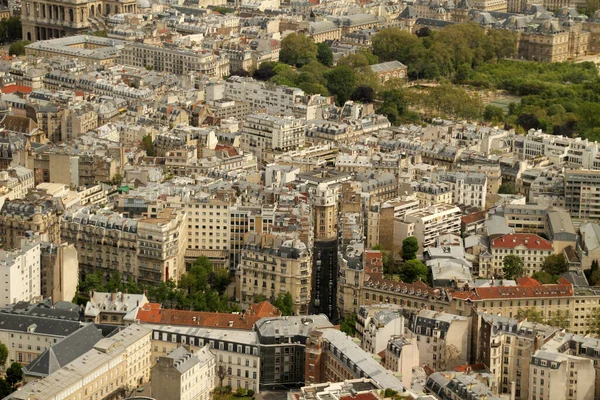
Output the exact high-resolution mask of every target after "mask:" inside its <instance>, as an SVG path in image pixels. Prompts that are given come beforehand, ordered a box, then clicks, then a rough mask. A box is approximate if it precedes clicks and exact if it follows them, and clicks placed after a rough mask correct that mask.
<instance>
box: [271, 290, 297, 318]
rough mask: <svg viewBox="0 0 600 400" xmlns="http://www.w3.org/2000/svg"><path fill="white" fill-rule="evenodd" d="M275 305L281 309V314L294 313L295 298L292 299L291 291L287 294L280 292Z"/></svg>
mask: <svg viewBox="0 0 600 400" xmlns="http://www.w3.org/2000/svg"><path fill="white" fill-rule="evenodd" d="M273 305H274V306H275V307H277V308H278V309H279V311H281V315H293V314H294V299H292V295H291V293H290V292H285V294H283V293H279V294H278V295H277V298H276V299H275V301H274V302H273Z"/></svg>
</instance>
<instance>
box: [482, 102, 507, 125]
mask: <svg viewBox="0 0 600 400" xmlns="http://www.w3.org/2000/svg"><path fill="white" fill-rule="evenodd" d="M483 119H484V120H486V121H488V122H502V121H504V111H502V109H501V108H500V107H496V106H492V105H490V104H488V105H487V106H485V109H484V110H483Z"/></svg>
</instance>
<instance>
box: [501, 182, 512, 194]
mask: <svg viewBox="0 0 600 400" xmlns="http://www.w3.org/2000/svg"><path fill="white" fill-rule="evenodd" d="M516 193H517V191H516V189H515V187H514V186H513V184H512V183H503V184H501V185H500V187H499V188H498V194H516Z"/></svg>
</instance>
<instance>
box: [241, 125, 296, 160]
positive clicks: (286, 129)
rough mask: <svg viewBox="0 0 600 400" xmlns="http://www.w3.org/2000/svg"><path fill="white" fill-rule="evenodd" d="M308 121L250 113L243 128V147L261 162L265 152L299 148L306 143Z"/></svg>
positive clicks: (243, 149)
mask: <svg viewBox="0 0 600 400" xmlns="http://www.w3.org/2000/svg"><path fill="white" fill-rule="evenodd" d="M305 130H306V121H305V120H303V119H300V118H294V117H291V116H288V117H275V116H272V115H269V114H250V115H248V116H247V117H246V119H245V121H244V126H243V128H242V138H241V146H240V147H241V149H242V151H244V152H251V153H253V154H254V155H255V156H256V157H257V158H258V159H259V162H262V161H263V160H264V158H265V153H268V152H273V151H277V152H282V151H290V150H297V149H298V148H299V147H302V146H303V145H304V132H305Z"/></svg>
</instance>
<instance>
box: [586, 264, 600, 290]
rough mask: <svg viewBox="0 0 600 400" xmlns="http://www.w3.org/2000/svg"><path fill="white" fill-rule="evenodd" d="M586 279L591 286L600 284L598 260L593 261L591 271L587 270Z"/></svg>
mask: <svg viewBox="0 0 600 400" xmlns="http://www.w3.org/2000/svg"><path fill="white" fill-rule="evenodd" d="M585 277H586V278H587V280H588V283H589V284H590V285H591V286H595V285H596V284H597V283H598V282H600V268H599V266H598V260H594V261H592V265H591V268H590V269H586V270H585Z"/></svg>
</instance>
